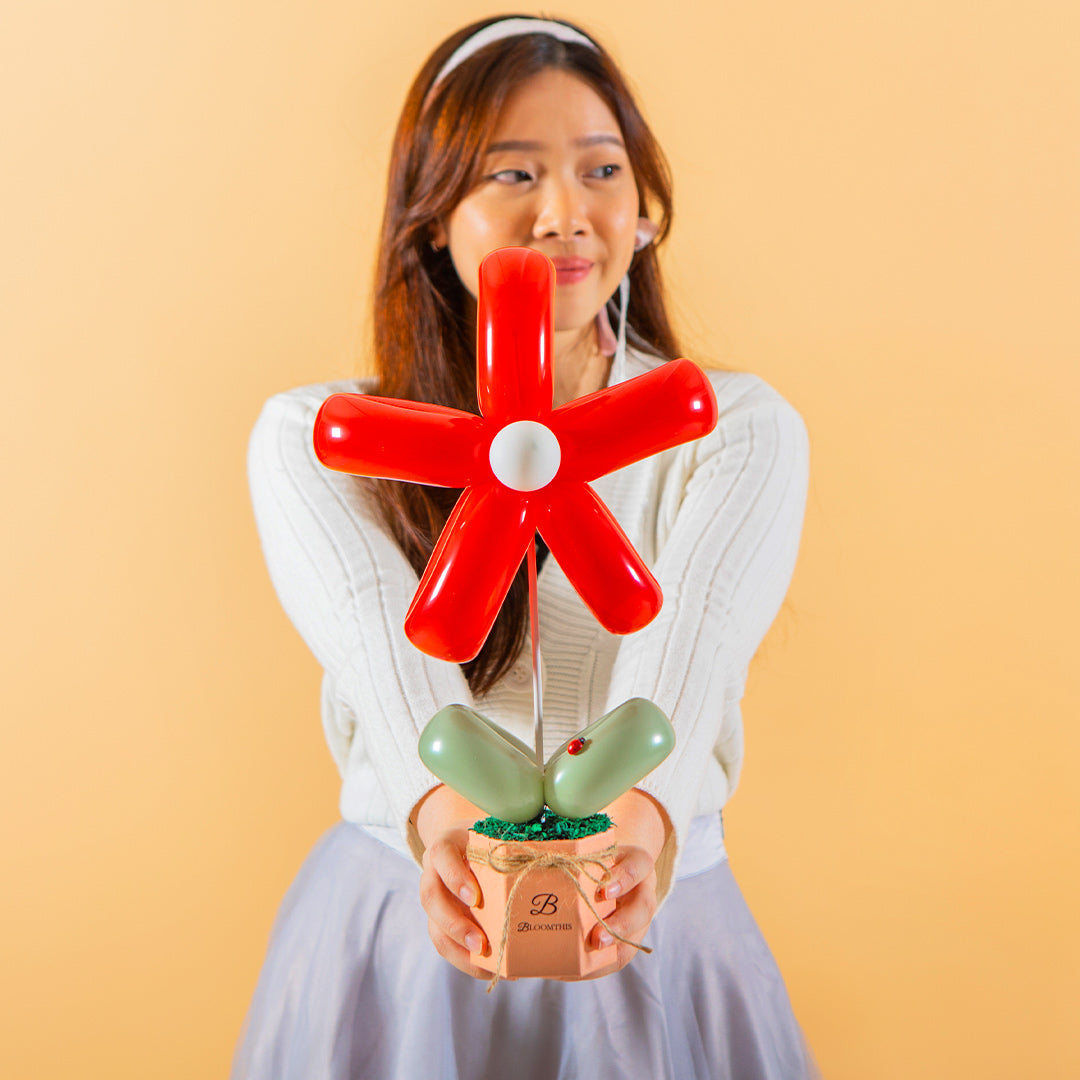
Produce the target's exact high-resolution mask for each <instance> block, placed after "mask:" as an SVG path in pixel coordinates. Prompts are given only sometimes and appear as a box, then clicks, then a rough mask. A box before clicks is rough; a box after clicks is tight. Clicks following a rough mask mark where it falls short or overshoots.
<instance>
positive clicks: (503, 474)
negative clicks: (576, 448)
mask: <svg viewBox="0 0 1080 1080" xmlns="http://www.w3.org/2000/svg"><path fill="white" fill-rule="evenodd" d="M488 461H490V462H491V471H492V472H493V473H494V474H495V477H496V479H497V480H499V482H500V483H503V484H505V485H506V486H507V487H508V488H513V489H514V491H536V490H538V489H539V488H542V487H545V486H547V485H548V484H550V483H551V481H552V480H554V479H555V474H556V473H557V472H558V471H559V462H561V461H562V451H561V450H560V449H559V440H558V439H556V438H555V435H554V433H553V432H552V431H551V429H550V428H546V427H544V425H543V424H538V423H537V422H536V421H535V420H518V421H516V422H515V423H513V424H507V425H506V427H504V428H503V429H502V430H501V431H500V432H499V433H498V434H497V435H496V436H495V438H494V439H492V440H491V449H490V450H489V451H488Z"/></svg>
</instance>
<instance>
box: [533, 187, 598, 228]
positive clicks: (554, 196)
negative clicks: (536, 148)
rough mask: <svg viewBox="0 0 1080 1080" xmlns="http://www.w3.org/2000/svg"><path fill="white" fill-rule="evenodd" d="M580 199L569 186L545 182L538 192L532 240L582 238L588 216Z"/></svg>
mask: <svg viewBox="0 0 1080 1080" xmlns="http://www.w3.org/2000/svg"><path fill="white" fill-rule="evenodd" d="M581 196H582V193H581V192H579V191H578V190H577V189H576V187H575V185H573V184H572V183H567V182H566V181H561V180H555V179H549V180H548V182H547V183H545V184H544V186H543V189H542V191H541V200H540V206H539V207H538V209H537V213H536V221H535V222H534V223H533V238H534V239H536V240H542V239H543V238H544V237H554V238H556V239H559V240H569V239H570V238H571V237H572V236H584V235H585V234H586V233H587V232H588V230H589V216H588V213H587V212H586V209H585V205H584V202H583V200H582V197H581Z"/></svg>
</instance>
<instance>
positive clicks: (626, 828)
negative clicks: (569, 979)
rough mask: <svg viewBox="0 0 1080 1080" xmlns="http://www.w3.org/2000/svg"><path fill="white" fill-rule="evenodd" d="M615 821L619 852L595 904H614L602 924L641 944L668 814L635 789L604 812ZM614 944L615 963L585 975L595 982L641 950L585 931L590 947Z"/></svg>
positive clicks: (651, 911)
mask: <svg viewBox="0 0 1080 1080" xmlns="http://www.w3.org/2000/svg"><path fill="white" fill-rule="evenodd" d="M607 813H608V815H609V816H610V817H611V819H612V821H614V822H615V826H616V836H617V837H618V845H619V853H618V855H617V856H616V859H615V862H614V863H613V864H612V866H611V869H610V870H609V871H608V872H607V873H606V874H605V875H604V876H603V878H602V879H601V883H600V885H599V886H598V887H597V890H596V896H595V898H594V903H595V902H596V901H599V900H614V901H615V910H614V911H613V912H612V913H611V914H610V915H608V916H607V917H606V919H605V921H606V922H607V924H608V926H610V927H611V929H612V930H614V931H615V933H617V934H618V935H619V936H620V937H624V938H626V939H627V940H628V941H636V942H640V941H641V939H642V938H643V937H644V936H645V932H646V931H647V930H648V929H649V924H650V923H651V922H652V919H653V916H654V915H655V914H656V904H657V901H656V860H657V858H658V857H659V855H660V852H661V850H662V849H663V846H664V843H665V842H666V839H667V835H668V832H669V829H670V826H669V825H668V822H667V816H666V815H665V814H664V812H663V811H662V810H661V809H660V806H659V804H658V803H656V802H654V801H653V799H651V798H650V797H649V796H648V795H646V794H645V793H644V792H642V791H638V790H637V789H636V788H634V789H632V790H630V791H628V792H627V793H626V794H625V795H622V796H620V797H619V798H618V799H616V800H615V802H613V803H612V804H611V806H609V807H608V808H607ZM612 942H614V943H615V960H614V962H613V963H611V964H609V965H607V966H606V967H603V968H600V969H599V970H597V971H595V972H593V973H591V974H589V975H586V976H584V978H585V979H598V978H600V977H601V976H602V975H610V974H611V973H612V972H613V971H619V970H621V969H622V968H624V967H626V965H627V964H629V963H630V961H631V960H633V959H634V957H635V956H636V955H637V953H638V952H639V950H638V949H635V948H634V947H633V945H624V944H623V943H622V942H621V941H617V940H615V939H614V938H613V937H612V936H611V935H610V934H609V933H608V932H607V931H606V930H605V929H604V927H603V926H602V925H601V924H600V923H597V924H596V926H594V927H593V928H592V930H591V932H590V933H589V939H588V947H589V948H590V949H602V948H606V947H607V946H608V945H610V944H612Z"/></svg>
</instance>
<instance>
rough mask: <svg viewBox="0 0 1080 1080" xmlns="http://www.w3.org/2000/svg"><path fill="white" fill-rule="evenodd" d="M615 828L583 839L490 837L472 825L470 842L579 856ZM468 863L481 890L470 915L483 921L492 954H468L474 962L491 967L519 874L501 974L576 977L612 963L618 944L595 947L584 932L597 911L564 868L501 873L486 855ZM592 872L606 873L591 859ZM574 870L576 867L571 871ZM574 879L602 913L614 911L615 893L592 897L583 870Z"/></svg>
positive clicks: (592, 886) (599, 845) (607, 839)
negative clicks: (605, 897) (483, 859)
mask: <svg viewBox="0 0 1080 1080" xmlns="http://www.w3.org/2000/svg"><path fill="white" fill-rule="evenodd" d="M611 833H612V830H610V829H609V830H608V831H607V832H603V833H596V834H594V835H593V836H586V837H584V838H583V839H581V840H543V841H505V840H493V839H491V838H490V837H488V836H481V835H480V834H479V833H475V832H472V831H470V832H469V846H470V847H473V848H479V849H481V850H483V851H486V852H490V851H492V850H495V852H496V854H500V853H503V854H505V853H510V852H522V851H525V852H532V851H535V852H540V853H544V854H548V853H552V852H554V853H558V854H560V855H569V856H581V855H591V854H594V853H595V852H598V851H602V850H603V849H604V848H606V847H610V846H611V844H612V839H611ZM470 866H471V867H472V871H473V873H474V874H475V875H476V880H477V881H478V882H479V883H480V890H481V892H482V893H483V896H482V898H481V901H480V904H479V905H478V906H477V907H475V908H473V909H472V915H473V917H474V918H475V919H476V921H477V922H478V923H479V924H480V926H481V927H482V928H483V931H484V933H485V934H486V935H487V939H488V942H489V944H490V946H491V951H490V954H489V955H487V956H482V955H479V954H477V953H472V954H471V959H472V962H473V963H474V964H476V966H477V967H480V968H483V969H484V970H485V971H490V972H492V973H494V971H495V963H496V960H497V959H498V956H499V942H500V941H501V940H502V934H503V926H504V924H505V922H506V902H507V899H508V898H509V896H510V892H511V890H512V889H513V887H514V882H515V881H517V879H518V878H519V877H520V876H522V874H524V881H523V882H522V885H521V887H520V888H519V889H518V891H517V895H516V896H515V897H514V904H513V908H512V910H511V911H510V921H509V928H508V934H507V941H506V950H505V953H504V955H503V962H502V966H501V968H500V970H499V975H500V976H503V977H506V976H510V977H516V978H522V977H529V976H533V977H536V976H546V977H548V978H560V977H561V978H574V977H578V976H582V975H591V974H594V973H595V972H598V971H600V970H601V969H603V968H605V967H609V966H611V965H613V964H614V963H615V962H616V954H615V945H614V944H611V945H609V946H607V947H606V948H603V949H594V948H592V947H591V946H590V945H588V944H587V943H586V938H587V937H588V935H589V932H590V931H591V930H592V928H593V926H595V925H596V917H595V916H594V915H593V913H592V912H591V911H590V910H589V908H588V905H587V904H586V903H585V901H584V900H583V899H582V898H581V896H580V894H579V893H578V891H577V889H575V888H574V885H573V882H572V881H571V878H570V876H569V875H568V874H567V872H566V871H565V870H561V869H556V868H552V867H543V868H537V869H533V870H525V871H519V872H511V873H501V872H500V871H498V870H495V869H494V868H493V867H491V866H488V865H487V864H485V863H483V862H478V861H475V860H470ZM588 870H589V873H591V874H592V875H593V877H596V878H599V877H600V876H601V875H602V874H603V870H602V868H601V867H599V866H596V865H595V864H593V865H590V866H589V867H588ZM571 872H573V871H571ZM575 876H576V878H577V881H578V882H579V883H580V885H581V887H582V889H584V890H585V895H586V896H588V898H589V900H590V901H592V905H593V907H594V908H595V909H596V911H597V913H598V914H599V915H602V916H604V917H605V918H606V917H607V916H608V915H610V914H611V912H612V911H614V910H615V901H614V900H596V899H594V898H595V896H596V882H595V881H593V880H591V879H590V878H589V877H588V876H587V875H586V874H585V873H584V871H582V872H579V873H577V874H576V875H575Z"/></svg>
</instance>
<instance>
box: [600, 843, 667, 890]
mask: <svg viewBox="0 0 1080 1080" xmlns="http://www.w3.org/2000/svg"><path fill="white" fill-rule="evenodd" d="M653 867H654V864H653V860H652V857H651V856H650V855H649V853H648V852H647V851H645V850H644V849H643V848H639V847H624V848H621V849H620V852H619V857H618V859H616V860H615V862H614V863H613V864H612V867H611V869H610V870H608V872H607V873H606V874H605V875H604V876H603V878H601V880H600V885H599V886H598V887H597V890H596V899H597V900H617V899H618V898H619V897H620V896H626V895H627V894H628V893H629V892H630V891H631V890H632V889H634V888H636V887H637V886H638V885H639V884H641V882H643V881H644V880H645V879H646V878H647V877H648V876H649V875H650V874H652V873H654V869H653Z"/></svg>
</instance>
